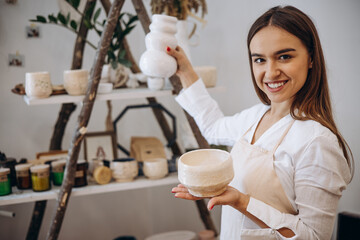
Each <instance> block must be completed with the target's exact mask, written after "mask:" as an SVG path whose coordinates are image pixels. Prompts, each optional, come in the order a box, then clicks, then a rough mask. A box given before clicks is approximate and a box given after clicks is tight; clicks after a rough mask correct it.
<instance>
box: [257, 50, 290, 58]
mask: <svg viewBox="0 0 360 240" xmlns="http://www.w3.org/2000/svg"><path fill="white" fill-rule="evenodd" d="M295 51H296V49H294V48H284V49H281V50H279V51H276V52H275V54H274V55H279V54H283V53H286V52H295ZM250 56H251V57H263V56H264V55H263V54H260V53H252V54H251V55H250Z"/></svg>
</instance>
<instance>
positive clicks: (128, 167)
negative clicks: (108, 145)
mask: <svg viewBox="0 0 360 240" xmlns="http://www.w3.org/2000/svg"><path fill="white" fill-rule="evenodd" d="M110 168H111V170H112V176H113V178H114V179H115V181H116V182H131V181H133V180H134V178H135V177H136V176H137V175H138V174H139V167H138V163H137V161H136V160H135V159H134V158H119V159H115V160H113V161H112V162H111V163H110Z"/></svg>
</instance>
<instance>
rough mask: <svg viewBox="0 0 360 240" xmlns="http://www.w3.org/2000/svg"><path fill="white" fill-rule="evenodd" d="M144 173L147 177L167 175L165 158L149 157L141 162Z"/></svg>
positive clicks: (167, 169)
mask: <svg viewBox="0 0 360 240" xmlns="http://www.w3.org/2000/svg"><path fill="white" fill-rule="evenodd" d="M143 171H144V175H145V176H146V177H147V178H149V179H160V178H163V177H165V176H166V175H168V173H169V168H168V163H167V160H166V159H165V158H151V159H146V160H145V161H144V162H143Z"/></svg>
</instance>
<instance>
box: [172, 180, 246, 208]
mask: <svg viewBox="0 0 360 240" xmlns="http://www.w3.org/2000/svg"><path fill="white" fill-rule="evenodd" d="M172 192H173V193H175V197H177V198H182V199H187V200H200V199H204V198H201V197H195V196H193V195H191V194H190V193H189V191H188V189H187V188H186V187H185V186H184V185H182V184H179V185H178V186H177V187H174V188H173V189H172ZM249 200H250V197H249V196H247V195H246V194H243V193H241V192H240V191H238V190H237V189H235V188H233V187H230V186H227V189H226V190H225V192H223V193H222V194H221V195H219V196H216V197H213V198H211V199H210V200H209V202H208V205H207V208H208V209H209V210H211V209H213V207H214V206H216V205H229V206H231V207H233V208H235V209H237V210H239V211H246V207H247V205H248V203H249Z"/></svg>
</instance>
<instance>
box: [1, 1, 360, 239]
mask: <svg viewBox="0 0 360 240" xmlns="http://www.w3.org/2000/svg"><path fill="white" fill-rule="evenodd" d="M207 2H208V8H209V9H208V10H209V13H208V15H207V16H206V20H207V25H206V26H205V27H204V28H199V27H198V30H197V33H198V34H199V37H200V45H199V46H197V47H194V48H192V49H191V54H192V60H193V63H194V64H195V65H214V66H216V67H217V69H218V79H219V80H218V84H219V85H223V86H226V87H227V92H226V93H225V94H224V93H219V94H216V95H214V97H215V98H216V99H217V100H218V101H219V104H220V106H221V107H222V109H223V110H224V112H225V113H226V114H233V113H236V112H237V111H239V110H241V109H244V108H246V107H249V106H251V105H253V104H255V103H257V102H258V99H257V97H256V95H255V93H254V91H253V87H252V84H251V80H250V72H249V63H248V59H247V50H246V35H247V31H248V29H249V27H250V25H251V23H252V22H253V21H254V20H255V19H256V18H257V17H258V16H259V15H260V14H261V13H263V12H264V11H265V10H267V9H268V8H270V7H272V6H274V5H277V4H279V3H281V2H283V3H287V4H292V5H294V6H297V7H298V8H300V9H302V10H303V11H304V12H306V13H308V14H309V15H310V16H311V17H312V19H313V20H314V22H315V24H316V26H317V27H318V31H319V34H320V37H321V40H322V44H323V50H324V53H325V57H326V61H327V68H328V73H329V82H330V88H331V93H332V100H333V105H334V113H335V118H336V121H337V123H338V127H339V129H340V130H341V132H342V133H343V135H344V137H345V138H346V139H347V141H348V143H349V145H350V147H351V148H352V151H353V154H354V157H355V160H356V163H357V166H358V165H359V164H360V161H359V156H360V150H359V147H358V146H359V142H360V141H359V137H358V136H359V135H360V128H359V125H358V120H359V119H360V116H359V111H358V109H359V107H358V106H357V103H358V102H359V100H360V96H359V94H358V89H359V87H360V81H358V75H357V72H358V70H357V68H358V58H359V56H360V47H359V43H360V31H359V27H358V24H359V22H360V15H359V14H358V12H359V10H360V2H359V1H356V0H345V1H336V0H331V1H330V0H318V1H310V0H306V1H304V0H297V1H295V0H293V1H270V0H258V1H238V0H228V1H214V0H212V1H210V0H209V1H207ZM144 3H145V5H147V6H148V5H149V3H150V0H145V1H144ZM124 9H125V10H126V11H128V12H134V10H133V8H132V6H131V1H126V3H125V6H124ZM57 11H58V10H57V3H56V1H45V0H37V1H34V0H33V1H24V0H18V3H17V4H16V5H8V4H5V1H1V3H0V33H1V34H0V73H1V74H0V109H1V114H0V151H2V152H5V153H6V155H7V156H8V157H15V158H17V159H19V158H22V157H26V158H28V159H33V158H34V157H35V154H36V152H41V151H47V150H48V148H49V139H50V137H51V134H52V129H53V127H54V123H55V121H56V119H57V114H58V111H59V107H60V105H50V106H31V107H29V106H27V105H26V104H25V102H24V101H23V100H22V98H21V97H20V96H17V95H14V94H13V93H11V91H10V90H11V88H13V87H14V86H15V85H16V84H18V83H23V82H24V75H25V73H26V72H34V71H49V72H50V73H51V77H52V81H53V83H54V84H61V82H62V72H63V71H64V70H67V69H69V68H70V65H71V58H72V51H73V46H74V41H75V36H74V35H73V34H72V33H70V32H69V31H67V30H65V29H63V28H60V27H56V26H50V25H49V26H48V25H40V27H41V33H42V36H41V38H39V39H27V38H26V37H25V26H27V25H29V22H28V19H31V18H33V17H34V16H36V15H38V14H39V15H47V14H49V13H56V12H57ZM91 39H92V41H93V42H94V43H96V39H97V38H96V37H95V36H94V35H91ZM143 39H144V33H143V31H142V28H141V26H140V24H138V26H137V28H136V29H135V30H134V32H133V33H132V34H131V36H130V37H129V42H130V45H131V48H132V51H133V54H134V56H135V57H136V58H137V59H139V57H140V55H141V53H142V52H143V51H144V50H145V46H144V41H143ZM16 51H19V52H20V53H21V54H24V55H25V66H24V67H19V68H16V67H9V66H8V64H7V58H8V54H9V53H15V52H16ZM94 53H95V52H94V51H93V50H92V49H90V48H89V47H87V48H86V52H85V60H84V65H83V66H84V68H87V69H90V68H91V66H92V63H93V58H94ZM159 101H160V102H161V103H163V104H164V105H165V106H166V107H168V108H169V109H171V110H172V111H173V112H174V113H179V114H180V113H181V111H180V109H179V107H178V106H177V105H176V103H175V102H174V101H173V100H172V99H171V98H160V99H159ZM138 103H145V100H136V101H114V102H113V114H114V116H115V115H116V114H117V113H119V112H120V111H121V110H122V109H123V108H124V107H125V106H126V105H129V104H138ZM80 108H81V106H80V105H79V106H78V108H77V110H76V111H75V112H74V113H73V115H72V117H71V120H70V122H69V123H68V126H67V129H66V133H65V136H64V140H63V148H64V149H67V148H68V147H69V143H70V141H71V137H72V134H73V130H74V127H75V124H76V121H77V115H78V114H79V112H80ZM106 113H107V110H106V105H105V103H104V102H97V103H96V104H95V106H94V110H93V113H92V118H91V121H90V124H89V131H102V130H104V121H105V115H106ZM178 116H179V120H178V122H182V121H183V119H184V118H183V116H182V115H178ZM149 126H156V122H155V120H154V118H153V116H152V113H151V111H150V110H149V111H148V110H139V111H134V112H129V113H128V115H127V117H126V118H125V119H124V120H123V121H122V122H121V125H119V129H121V136H119V137H118V141H119V142H120V143H121V144H122V145H124V146H128V145H129V137H130V136H133V135H138V136H141V135H142V136H157V137H159V138H160V139H162V140H164V138H163V137H162V136H161V133H160V130H159V129H158V128H155V127H149ZM178 127H179V128H180V126H178ZM179 132H181V129H179ZM180 144H181V142H180ZM81 156H82V155H81ZM171 187H172V186H165V187H158V188H152V189H146V190H142V191H135V190H134V191H127V192H120V193H107V194H102V195H95V196H91V197H76V198H72V199H71V200H70V203H69V205H68V209H67V212H66V216H65V220H64V223H63V226H62V231H61V234H60V239H84V238H87V239H112V238H114V237H116V236H119V235H135V236H136V237H138V239H143V238H144V237H145V236H148V235H151V234H154V233H157V232H163V231H170V230H179V229H189V230H193V231H200V230H201V229H202V228H203V226H202V223H201V222H200V220H199V217H198V213H197V209H196V207H195V204H193V203H191V202H187V201H182V200H178V199H174V198H173V196H172V194H170V189H171ZM359 196H360V187H359V174H358V173H357V172H356V173H355V177H354V179H353V182H352V183H351V184H350V185H349V187H348V189H347V190H346V191H345V192H344V196H343V198H342V199H341V201H340V205H339V211H344V210H346V211H353V212H360V203H359V200H358V199H359ZM0 201H1V197H0ZM54 205H55V201H49V202H48V208H47V211H46V214H45V218H44V223H43V227H42V229H41V233H40V239H44V238H45V235H46V232H47V229H48V227H49V224H50V223H49V221H50V218H51V215H52V212H53V207H54ZM0 209H1V210H11V211H14V212H16V214H17V216H16V217H15V218H14V219H7V218H4V217H0V238H1V239H23V238H24V236H25V235H26V231H27V227H28V224H29V222H30V218H31V213H32V209H33V203H28V204H17V205H10V206H4V207H0ZM160 210H161V211H160ZM214 210H215V211H214V213H213V217H214V220H215V222H216V224H217V226H219V222H220V219H219V215H220V214H219V212H220V210H219V208H217V209H214Z"/></svg>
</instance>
